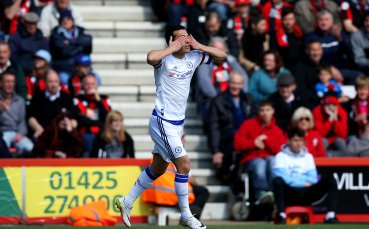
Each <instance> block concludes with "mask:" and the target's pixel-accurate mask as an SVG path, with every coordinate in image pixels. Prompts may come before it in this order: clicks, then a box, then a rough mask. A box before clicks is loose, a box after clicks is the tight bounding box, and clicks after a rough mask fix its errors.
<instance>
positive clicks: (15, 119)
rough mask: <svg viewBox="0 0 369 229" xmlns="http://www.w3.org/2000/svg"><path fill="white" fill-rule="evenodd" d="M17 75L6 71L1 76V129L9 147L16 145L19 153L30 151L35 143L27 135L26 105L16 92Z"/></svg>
mask: <svg viewBox="0 0 369 229" xmlns="http://www.w3.org/2000/svg"><path fill="white" fill-rule="evenodd" d="M14 86H15V75H14V74H13V73H11V72H4V73H2V74H1V78H0V88H1V93H0V131H1V132H2V134H3V139H4V141H5V142H6V145H7V147H9V148H10V147H15V148H16V149H17V155H18V156H19V155H25V154H27V153H30V152H31V151H32V148H33V143H32V141H31V140H29V139H28V138H27V137H26V136H27V124H26V106H25V104H24V100H23V99H22V98H21V97H20V96H18V95H17V94H16V93H15V92H14Z"/></svg>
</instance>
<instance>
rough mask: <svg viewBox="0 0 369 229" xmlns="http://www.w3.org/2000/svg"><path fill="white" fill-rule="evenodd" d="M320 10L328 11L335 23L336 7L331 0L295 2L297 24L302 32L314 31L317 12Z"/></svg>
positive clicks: (337, 20) (336, 20)
mask: <svg viewBox="0 0 369 229" xmlns="http://www.w3.org/2000/svg"><path fill="white" fill-rule="evenodd" d="M321 10H327V11H329V12H330V13H331V14H332V15H333V17H334V21H335V23H338V22H339V17H338V7H337V4H336V2H335V1H332V0H325V1H321V0H300V1H297V2H296V5H295V13H296V19H297V24H299V26H300V28H301V30H302V32H303V33H304V34H307V33H310V32H312V31H314V29H315V25H316V24H317V23H316V19H317V13H318V12H319V11H321Z"/></svg>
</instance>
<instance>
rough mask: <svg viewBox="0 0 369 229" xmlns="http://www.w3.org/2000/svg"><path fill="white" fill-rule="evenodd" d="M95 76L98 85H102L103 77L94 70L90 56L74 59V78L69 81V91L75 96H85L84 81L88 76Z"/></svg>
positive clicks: (79, 56)
mask: <svg viewBox="0 0 369 229" xmlns="http://www.w3.org/2000/svg"><path fill="white" fill-rule="evenodd" d="M89 73H91V74H93V75H94V76H95V78H96V80H97V84H98V85H101V77H100V76H99V74H98V73H97V72H96V71H95V70H94V69H92V62H91V57H90V56H89V55H84V54H82V55H78V56H76V58H74V71H73V74H72V77H70V78H69V80H68V90H69V91H70V93H71V94H72V95H73V96H77V95H80V94H83V91H82V81H83V78H84V77H85V76H87V74H89Z"/></svg>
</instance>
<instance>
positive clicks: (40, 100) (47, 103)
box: [27, 70, 77, 138]
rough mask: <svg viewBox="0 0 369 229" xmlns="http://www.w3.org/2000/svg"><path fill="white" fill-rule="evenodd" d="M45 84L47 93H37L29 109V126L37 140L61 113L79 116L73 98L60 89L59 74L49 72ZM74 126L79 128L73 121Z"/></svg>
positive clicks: (52, 71)
mask: <svg viewBox="0 0 369 229" xmlns="http://www.w3.org/2000/svg"><path fill="white" fill-rule="evenodd" d="M45 83H46V88H45V91H39V92H38V93H36V94H35V95H34V96H33V97H32V99H31V102H30V104H29V106H28V108H27V115H28V125H29V126H30V127H31V130H32V131H33V132H34V133H33V136H34V137H35V138H38V137H39V136H40V135H41V134H42V132H43V131H44V129H46V128H47V127H48V126H50V125H51V123H52V121H53V120H54V118H55V117H56V116H58V115H59V114H60V113H62V112H68V113H71V114H72V115H76V114H77V110H76V108H75V106H74V103H73V98H72V96H70V95H69V94H67V93H66V92H63V91H61V89H60V81H59V76H58V73H56V72H55V71H54V70H49V71H48V72H47V74H46V79H45ZM73 124H74V126H75V127H76V126H77V122H76V121H75V120H73Z"/></svg>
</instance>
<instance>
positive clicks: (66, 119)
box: [33, 113, 83, 158]
mask: <svg viewBox="0 0 369 229" xmlns="http://www.w3.org/2000/svg"><path fill="white" fill-rule="evenodd" d="M82 151H83V141H82V138H81V136H80V135H79V133H78V131H77V129H76V126H75V125H74V119H73V116H72V115H71V114H68V113H60V114H58V115H57V116H56V117H55V119H54V120H53V122H52V124H51V125H50V126H49V127H48V128H46V130H45V131H44V132H43V133H42V134H41V136H40V137H39V138H38V139H37V141H36V143H35V147H34V148H33V155H35V156H36V157H44V158H71V157H72V158H73V157H80V156H81V155H82Z"/></svg>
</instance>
